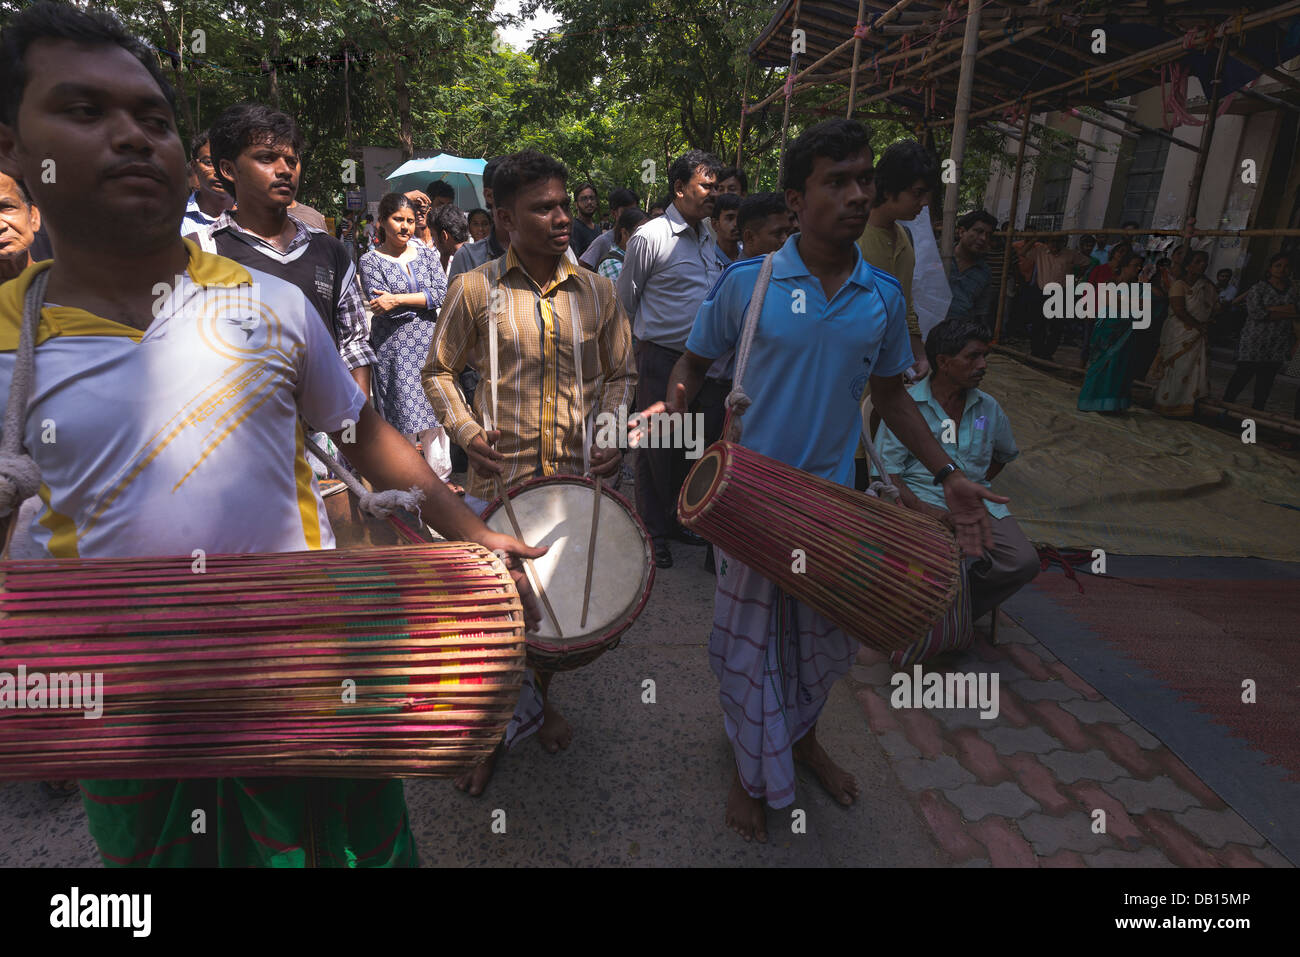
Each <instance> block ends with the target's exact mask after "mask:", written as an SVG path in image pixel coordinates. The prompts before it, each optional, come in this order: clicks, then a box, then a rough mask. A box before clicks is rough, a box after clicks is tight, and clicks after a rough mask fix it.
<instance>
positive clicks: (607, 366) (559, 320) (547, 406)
mask: <svg viewBox="0 0 1300 957" xmlns="http://www.w3.org/2000/svg"><path fill="white" fill-rule="evenodd" d="M567 176H568V173H567V171H566V170H565V168H564V166H563V165H561V164H560V163H559V162H557V161H556V160H554V159H552V158H551V157H549V156H544V155H543V154H541V153H538V152H536V151H534V150H526V151H524V152H522V153H516V154H515V155H513V156H508V157H506V158H505V159H504V160H503V161H502V162H501V164H500V165H499V166H498V167H497V168H496V171H495V172H494V173H493V175H492V192H493V199H494V201H495V203H496V211H497V223H498V225H499V226H501V227H502V228H503V229H505V230H506V231H507V232H508V233H509V236H510V246H509V248H508V249H507V251H506V253H505V255H504V256H501V257H499V258H497V259H494V260H491V261H489V262H487V263H484V264H483V265H482V266H479V267H478V268H477V269H474V270H471V271H470V272H467V273H462V274H461V275H458V276H455V277H453V278H452V280H451V284H450V286H449V287H448V289H447V298H446V300H445V301H444V303H443V308H442V315H441V316H440V317H439V319H438V327H437V331H436V332H435V334H434V340H433V346H432V348H431V349H430V350H429V358H428V361H427V362H426V363H425V365H424V377H423V378H424V389H425V392H426V394H427V395H428V396H429V401H430V402H431V403H432V404H433V408H434V411H435V412H437V413H438V417H439V418H440V419H441V420H442V423H443V427H444V428H446V429H447V432H448V433H449V434H450V435H451V436H452V439H453V440H454V441H455V442H456V444H457V445H459V446H461V447H462V448H463V449H465V450H466V452H467V454H468V455H469V459H470V468H469V480H468V483H467V488H466V495H465V502H466V504H467V505H469V506H470V508H473V509H476V510H478V511H482V510H483V509H484V508H486V507H487V504H488V500H490V499H492V498H494V497H495V496H496V495H497V494H498V490H499V489H500V488H511V487H513V486H515V485H518V484H520V483H522V482H526V481H528V480H529V479H531V478H534V477H536V476H542V475H563V474H578V475H580V474H582V472H583V468H584V466H583V442H584V433H587V434H591V429H590V428H587V429H584V425H583V417H584V414H585V413H590V414H591V415H593V416H598V415H600V414H601V413H609V414H611V415H614V416H617V415H618V411H619V409H620V408H621V407H622V408H626V407H627V406H628V405H629V404H630V403H631V402H632V397H633V396H634V395H635V394H636V372H635V369H634V366H633V363H632V335H631V329H630V324H629V323H628V321H627V317H626V316H625V315H624V313H623V309H622V307H621V306H620V305H619V303H618V299H617V297H615V295H614V287H613V285H612V284H611V283H610V281H609V280H608V279H606V278H604V277H603V276H599V275H596V274H595V273H592V272H590V271H588V270H584V269H581V268H579V267H578V266H576V265H575V264H574V262H573V261H572V260H571V259H569V258H568V257H566V255H565V251H566V250H567V249H568V245H569V236H570V231H571V227H572V219H571V218H570V216H569V196H568V192H567V188H566V185H565V183H566V179H567ZM489 323H491V325H489ZM493 327H494V328H495V333H493ZM493 334H495V341H496V342H497V349H496V351H497V369H496V382H495V387H494V386H493V383H492V382H491V381H490V378H491V375H492V371H491V369H490V366H491V361H492V357H491V355H490V352H491V346H490V343H491V341H492V336H493ZM575 342H576V343H577V344H578V345H577V348H578V349H580V350H581V361H580V363H579V362H578V361H575ZM467 363H469V364H472V365H473V366H474V368H476V369H478V370H479V372H480V373H481V374H486V376H487V378H485V379H484V380H483V381H482V383H481V384H480V386H479V388H478V389H477V390H475V393H474V405H475V408H474V410H473V411H471V410H470V409H469V407H467V406H466V404H465V400H464V398H463V396H462V395H461V392H460V390H459V389H458V388H457V386H456V382H457V376H458V375H459V373H460V371H461V370H462V369H463V368H465V366H466V364H467ZM494 388H495V394H496V398H495V400H494V398H493V392H494ZM494 404H495V405H496V406H497V408H493V406H494ZM489 420H490V424H491V425H492V428H491V430H488V429H485V428H484V426H483V425H482V424H481V423H484V422H488V421H489ZM621 461H622V453H621V452H620V451H619V450H618V449H617V448H593V449H592V450H591V453H590V465H591V472H592V473H593V474H595V475H599V476H612V475H616V474H617V473H618V470H619V465H620V463H621ZM532 674H533V673H532V672H531V671H530V679H528V680H526V681H525V684H524V692H523V694H522V695H521V697H520V703H519V708H518V710H516V712H515V720H514V721H512V722H511V725H510V729H509V730H508V731H507V732H506V740H505V747H512V746H513V745H514V744H515V743H516V742H518V741H520V740H522V739H523V738H524V737H525V736H527V735H528V734H531V733H532V732H533V731H538V740H539V741H540V742H541V744H542V746H543V747H544V748H546V750H548V751H550V752H551V753H555V752H557V751H559V750H560V749H562V748H566V747H568V745H569V741H570V739H571V737H572V730H571V728H570V727H569V724H568V722H567V721H565V720H564V718H563V717H562V716H561V715H560V713H559V712H558V711H556V710H555V708H554V706H553V705H552V704H551V702H550V698H549V693H548V692H549V686H550V680H551V676H550V675H548V674H545V673H541V672H538V673H536V683H535V686H534V681H533V680H532V677H531V676H532ZM539 723H540V730H539V728H538V725H539ZM491 774H492V759H489V760H488V761H487V762H485V763H484V764H483V765H481V766H480V767H479V768H477V769H476V770H475V771H473V772H472V773H470V774H467V775H465V776H464V777H462V778H461V779H460V780H459V781H457V787H459V788H461V789H462V790H468V791H469V793H470V794H474V795H477V794H481V793H482V792H483V788H484V787H486V785H487V782H488V780H489V779H490V777H491Z"/></svg>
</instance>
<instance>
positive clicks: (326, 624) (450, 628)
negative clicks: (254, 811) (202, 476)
mask: <svg viewBox="0 0 1300 957" xmlns="http://www.w3.org/2000/svg"><path fill="white" fill-rule="evenodd" d="M199 562H200V559H198V558H193V557H191V556H181V557H176V558H136V559H84V560H55V561H37V562H18V561H12V562H0V689H3V688H4V684H3V682H4V680H5V677H6V676H9V677H10V678H11V684H12V679H13V678H16V676H17V675H18V674H19V673H20V672H21V673H23V674H24V678H25V683H26V684H27V685H28V686H29V689H28V690H30V685H31V682H32V680H33V679H32V676H33V675H42V676H45V680H46V682H47V684H48V685H49V686H51V687H53V686H54V685H53V683H52V681H51V679H50V677H49V676H52V675H63V676H65V678H64V679H63V680H62V686H63V687H65V688H66V687H68V685H69V683H70V681H69V679H68V677H67V676H70V675H73V674H76V675H80V676H91V678H93V676H95V675H99V676H102V695H101V698H100V702H99V704H100V706H101V707H102V714H101V716H99V717H97V718H95V717H87V716H86V713H85V712H86V710H87V709H86V708H85V707H77V704H81V705H83V706H84V705H85V704H86V703H87V701H86V699H85V698H84V697H83V698H82V699H81V701H80V702H77V701H75V700H71V699H68V698H64V699H61V700H55V701H50V700H49V699H48V696H47V697H46V700H45V701H44V702H43V704H44V705H45V706H43V707H31V706H30V705H31V704H33V703H34V702H37V699H36V698H34V697H33V696H32V695H31V694H30V693H25V696H24V698H23V703H24V705H28V706H27V707H23V708H18V707H15V704H16V698H13V697H11V698H9V699H8V701H7V704H6V705H4V706H3V707H0V779H39V780H49V779H58V778H67V777H84V778H122V777H133V778H135V777H182V778H188V777H224V776H229V775H246V776H271V775H290V776H313V777H316V776H324V777H332V776H339V777H373V778H387V777H404V776H439V777H441V776H451V775H455V774H458V773H460V772H462V771H464V770H466V769H468V768H471V767H473V766H474V765H475V764H477V763H478V762H479V761H481V760H482V759H483V758H484V757H486V756H487V755H488V754H489V753H491V751H492V750H493V749H494V748H495V747H496V746H497V744H498V742H500V740H501V738H502V736H503V734H504V732H505V729H506V725H507V724H508V723H509V721H510V717H511V714H512V713H513V711H514V707H515V704H516V701H517V700H518V696H519V688H520V685H521V683H522V680H523V673H524V662H525V655H524V636H523V630H524V624H523V611H522V607H521V605H520V600H519V595H518V593H517V591H516V590H515V586H514V582H513V581H512V579H511V577H510V573H509V572H508V571H507V570H506V568H505V566H504V565H503V564H502V563H501V561H500V559H499V558H497V557H496V556H495V555H493V554H492V553H490V552H488V551H487V550H486V549H484V548H482V547H480V546H478V545H475V544H471V543H463V542H459V543H453V542H438V543H428V542H426V543H419V544H408V545H403V546H399V547H381V548H371V549H356V550H325V551H311V552H293V553H280V554H258V555H208V556H206V557H205V558H202V561H201V564H199ZM55 680H57V679H55ZM84 683H85V684H86V685H91V684H93V681H92V680H87V681H85V682H84ZM19 690H22V689H19ZM56 697H57V696H56ZM4 701H5V699H4V698H3V697H0V702H4ZM51 704H53V705H60V704H71V705H72V706H71V707H50V706H49V705H51Z"/></svg>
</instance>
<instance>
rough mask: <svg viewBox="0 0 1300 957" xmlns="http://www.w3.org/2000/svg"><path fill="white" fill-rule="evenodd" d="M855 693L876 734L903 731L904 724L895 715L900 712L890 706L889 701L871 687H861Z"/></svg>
mask: <svg viewBox="0 0 1300 957" xmlns="http://www.w3.org/2000/svg"><path fill="white" fill-rule="evenodd" d="M855 694H856V695H857V698H858V703H859V704H861V705H862V710H863V711H865V712H866V713H867V723H868V724H869V725H870V726H871V730H872V731H874V732H875V733H876V734H880V733H882V732H884V731H902V730H903V726H902V725H900V724H899V723H898V718H897V717H895V716H896V715H897V713H898V712H896V711H895V710H894V709H893V708H891V707H890V706H889V702H888V701H886V700H885V699H884V698H882V697H880V695H878V694H876V693H875V692H874V691H872V690H871V689H870V688H859V689H858V690H857V691H856V692H855Z"/></svg>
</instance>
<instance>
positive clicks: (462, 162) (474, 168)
mask: <svg viewBox="0 0 1300 957" xmlns="http://www.w3.org/2000/svg"><path fill="white" fill-rule="evenodd" d="M485 166H487V160H482V159H465V158H463V157H460V156H452V155H451V154H450V153H439V154H438V155H437V156H430V157H427V158H426V159H413V160H409V161H407V162H405V163H403V164H402V165H401V166H399V167H397V169H395V170H393V171H392V172H391V173H389V174H388V177H387V180H388V188H389V189H390V190H391V191H392V192H394V193H408V192H410V191H411V190H413V189H418V190H423V189H424V188H425V187H426V186H428V185H429V183H431V182H433V181H434V180H443V181H444V182H447V183H450V184H451V185H452V188H453V189H455V190H456V205H457V206H459V207H460V208H461V209H463V210H466V211H467V212H468V211H469V210H471V209H474V208H475V207H476V206H485V205H486V203H485V202H484V199H483V167H485Z"/></svg>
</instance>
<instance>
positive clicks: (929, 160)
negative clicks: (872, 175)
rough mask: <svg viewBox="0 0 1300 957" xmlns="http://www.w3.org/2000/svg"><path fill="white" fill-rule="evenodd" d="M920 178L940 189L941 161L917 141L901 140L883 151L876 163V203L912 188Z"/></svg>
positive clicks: (932, 186) (927, 184)
mask: <svg viewBox="0 0 1300 957" xmlns="http://www.w3.org/2000/svg"><path fill="white" fill-rule="evenodd" d="M918 179H919V180H921V181H922V182H924V183H925V185H926V186H927V187H928V188H929V189H931V190H933V189H937V188H938V186H939V163H938V162H937V161H936V160H935V158H934V154H933V153H931V152H930V151H929V150H927V149H926V148H925V147H924V146H922V145H921V144H920V143H918V142H917V141H916V140H900V141H899V142H897V143H895V144H894V145H893V146H891V147H889V149H887V150H885V151H884V152H883V153H881V154H880V162H879V163H877V164H876V205H877V206H880V205H881V204H883V203H884V202H885V201H886V200H888V199H889V198H890V197H891V196H897V195H898V194H899V193H901V192H903V190H906V189H911V188H912V186H913V185H914V184H915V183H916V181H917V180H918Z"/></svg>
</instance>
